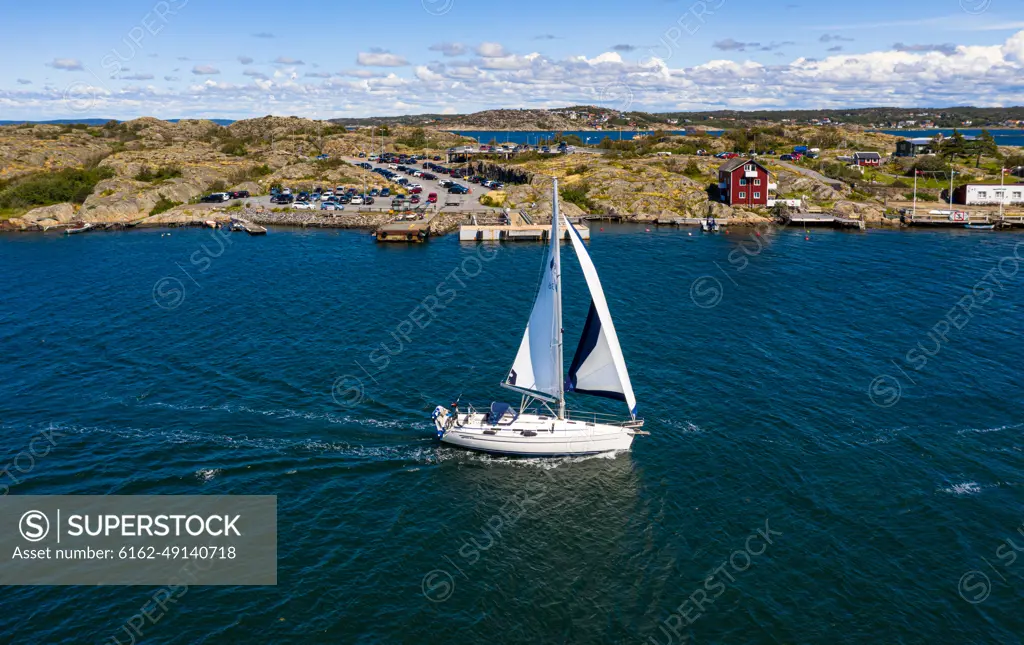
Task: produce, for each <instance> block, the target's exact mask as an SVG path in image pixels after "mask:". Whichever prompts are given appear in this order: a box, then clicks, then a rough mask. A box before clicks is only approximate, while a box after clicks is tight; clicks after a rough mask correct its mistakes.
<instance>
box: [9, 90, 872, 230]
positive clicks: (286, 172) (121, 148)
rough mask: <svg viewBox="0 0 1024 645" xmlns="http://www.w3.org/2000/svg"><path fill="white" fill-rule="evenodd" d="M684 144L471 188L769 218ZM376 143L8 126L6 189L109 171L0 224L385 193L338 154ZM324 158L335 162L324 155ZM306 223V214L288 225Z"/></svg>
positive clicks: (483, 118)
mask: <svg viewBox="0 0 1024 645" xmlns="http://www.w3.org/2000/svg"><path fill="white" fill-rule="evenodd" d="M471 117H472V119H473V121H472V122H469V121H467V122H464V123H459V122H452V123H447V122H446V123H445V127H446V128H447V127H451V128H458V127H479V128H488V127H494V126H495V125H496V124H497V123H499V122H500V124H501V126H502V127H508V126H509V125H512V126H515V127H523V128H540V127H545V128H546V129H549V130H554V131H557V130H564V129H575V128H577V127H579V124H578V123H576V122H572V121H570V120H568V119H566V118H565V117H562V116H560V115H558V114H556V113H552V112H548V111H546V110H501V111H492V112H481V113H477V114H474V115H471ZM510 119H512V120H511V121H510ZM559 119H561V121H560V120H559ZM464 141H465V140H464V139H462V138H461V137H459V136H457V135H453V134H450V133H448V132H442V131H437V130H430V129H426V130H425V129H423V128H418V127H409V126H396V125H391V126H389V131H388V132H387V134H386V136H385V142H384V143H385V147H386V148H387V149H388V150H395V149H398V150H400V151H406V152H413V153H426V154H430V155H434V154H440V155H443V154H444V151H445V149H446V148H448V147H450V146H453V145H456V144H459V143H462V142H464ZM701 142H702V143H701V145H702V146H704V147H705V148H706V149H707V150H709V151H711V152H714V151H715V150H718V149H720V148H723V147H725V142H724V141H723V140H722V139H717V138H713V137H709V138H703V139H701ZM690 143H692V142H690ZM686 144H687V141H686V139H685V138H679V137H669V138H666V139H665V140H663V141H661V142H657V143H651V144H650V146H649V147H648V150H647V152H646V153H644V154H636V153H631V152H629V151H623V152H622V153H621V154H613V155H605V154H600V153H597V154H595V153H592V152H581V153H578V154H571V155H552V156H534V157H532V158H531V157H530V156H527V157H525V158H523V159H520V160H518V161H513V162H509V163H510V165H511V166H514V167H515V168H517V169H520V170H523V171H525V172H527V173H529V174H531V175H532V176H533V179H532V181H531V182H530V183H529V184H526V185H518V186H517V185H509V186H507V187H506V188H505V189H504V190H503V191H501V192H491V193H487V192H486V191H480V190H474V194H473V195H472V197H473V198H476V199H479V198H481V197H483V198H484V199H485V200H486V202H484V204H483V205H485V206H505V207H508V208H512V209H523V210H526V211H527V212H530V213H531V214H533V215H535V216H536V217H538V218H540V221H542V220H543V219H544V218H547V217H548V216H549V214H550V209H551V177H558V178H559V180H560V187H561V191H562V199H561V205H562V211H563V212H564V213H566V214H567V215H569V216H579V215H584V214H588V213H593V214H608V215H614V216H620V217H622V218H625V219H627V220H633V221H656V220H671V219H675V218H679V217H706V216H707V215H708V214H709V213H710V214H713V215H715V216H716V217H720V218H724V217H727V218H729V219H730V220H732V221H736V222H740V221H749V222H757V221H762V220H763V219H764V218H766V217H768V216H769V215H770V214H769V213H767V212H743V211H738V210H733V209H729V208H728V207H726V206H723V205H721V204H720V203H718V202H717V197H716V193H717V188H716V185H717V168H718V166H719V165H720V164H721V163H722V162H721V160H719V159H714V158H712V157H706V156H702V157H697V156H687V155H682V154H678V151H679V149H680V147H683V146H685V145H686ZM380 147H381V140H380V137H379V131H378V130H374V129H371V128H363V129H360V130H357V131H347V130H346V129H345V128H344V127H341V126H339V125H337V124H333V123H330V122H317V121H311V120H308V119H301V118H296V117H263V118H259V119H249V120H245V121H239V122H236V123H233V124H231V125H230V126H227V127H222V126H219V125H217V124H215V123H213V122H210V121H204V120H185V121H180V122H177V123H168V122H166V121H160V120H158V119H153V118H142V119H136V120H134V121H129V122H126V123H121V124H116V123H111V124H107V125H105V126H100V127H81V126H53V125H47V126H42V125H39V126H29V127H25V126H6V127H0V180H4V179H6V180H15V181H17V180H18V178H19V177H22V176H25V175H29V174H32V173H35V174H36V176H42V175H43V174H44V173H47V172H49V171H55V170H59V169H63V168H72V167H81V166H90V167H91V166H93V165H97V164H98V166H99V167H101V168H107V169H109V170H110V172H111V173H112V176H111V177H110V178H108V179H104V180H102V181H100V182H99V183H97V184H96V185H95V187H94V189H93V190H92V193H91V194H89V195H88V196H87V197H85V198H84V201H83V202H82V203H81V204H78V203H75V204H71V203H67V204H57V205H54V206H47V207H45V208H36V209H32V208H31V207H30V206H29V205H25V206H24V208H23V209H21V210H20V211H19V210H18V209H17V208H14V209H10V208H8V209H6V210H4V211H0V213H2V214H0V228H7V229H42V228H49V227H62V226H65V227H66V226H68V225H69V224H71V223H72V222H95V223H105V224H111V223H113V224H139V223H143V224H152V223H167V222H184V221H189V220H190V218H191V219H192V220H195V219H202V218H206V217H208V216H209V210H210V207H209V205H204V204H198V203H196V202H198V198H199V197H200V196H201V195H203V194H204V193H208V192H211V191H213V190H247V191H249V192H250V193H251V194H253V195H260V194H266V193H267V192H268V191H269V188H270V186H271V185H273V184H284V185H289V186H291V187H293V188H294V187H300V188H313V187H316V186H322V187H325V188H326V187H333V186H338V185H347V186H353V185H355V186H359V185H364V184H365V185H368V186H373V185H379V184H380V177H379V176H378V175H376V174H373V173H370V172H368V171H366V170H363V169H361V168H357V167H355V166H352V165H349V164H345V163H341V162H339V161H338V157H339V156H356V155H358V154H359V153H360V152H362V153H366V154H367V155H369V154H373V153H374V152H377V151H379V150H380ZM673 150H675V151H676V153H675V154H672V155H656V154H654V153H655V152H671V151H673ZM321 153H326V154H328V155H330V156H331V159H330V160H327V161H322V160H317V159H316V157H317V156H318V155H320V154H321ZM497 163H506V162H504V161H499V162H497ZM772 170H773V172H774V173H775V176H776V178H777V182H778V185H779V191H778V192H779V194H780V196H783V197H800V196H804V197H806V198H807V199H808V200H810V201H811V202H813V203H818V204H823V205H826V207H827V208H831V207H832V206H833V204H835V205H836V210H837V212H840V213H842V214H846V213H852V214H853V215H855V216H858V217H862V218H863V219H864V220H865V221H866V222H868V223H869V224H876V223H877V224H881V225H886V224H890V223H891V222H892V220H889V219H885V218H884V217H883V209H882V206H881V204H877V203H868V204H864V203H859V202H853V201H851V199H850V197H851V193H850V189H849V188H848V187H845V185H843V187H842V188H841V189H840V190H836V189H834V188H832V187H831V186H830V185H828V184H827V183H825V182H822V181H820V180H819V179H817V178H813V177H808V176H804V175H801V174H797V173H795V172H792V171H790V170H788V169H785V168H781V167H779V168H772ZM2 189H3V186H2V185H0V190H2ZM76 199H81V197H77V198H76ZM158 204H159V205H160V208H159V209H158V210H164V212H163V213H158V214H156V215H151V212H152V211H153V210H154V208H155V207H156V206H157V205H158ZM10 211H14V212H10ZM5 217H6V219H3V218H5ZM303 217H309V216H308V215H305V214H295V215H294V216H293V218H298V219H301V218H303ZM446 217H447V216H446ZM453 217H456V216H453ZM353 221H355V220H353ZM367 224H368V225H369V224H372V222H368V223H367ZM450 226H451V222H448V221H447V219H439V220H438V222H437V225H436V228H437V230H438V231H440V230H447V229H448V228H450Z"/></svg>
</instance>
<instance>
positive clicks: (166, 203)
mask: <svg viewBox="0 0 1024 645" xmlns="http://www.w3.org/2000/svg"><path fill="white" fill-rule="evenodd" d="M175 206H181V202H175V201H171V200H169V199H167V198H166V197H164V196H163V195H160V200H159V201H157V203H156V204H154V205H153V208H152V209H150V211H149V214H150V215H159V214H160V213H165V212H167V211H169V210H171V209H172V208H174V207H175Z"/></svg>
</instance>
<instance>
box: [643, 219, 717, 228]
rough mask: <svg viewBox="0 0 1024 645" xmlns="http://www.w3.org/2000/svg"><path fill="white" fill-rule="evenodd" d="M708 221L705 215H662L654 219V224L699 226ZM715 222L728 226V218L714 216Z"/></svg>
mask: <svg viewBox="0 0 1024 645" xmlns="http://www.w3.org/2000/svg"><path fill="white" fill-rule="evenodd" d="M706 221H708V218H706V217H663V218H658V219H656V220H654V224H655V226H697V227H699V226H700V225H701V224H703V223H704V222H706ZM715 222H717V223H718V225H719V226H728V225H729V218H728V217H723V218H721V219H719V218H717V217H716V218H715Z"/></svg>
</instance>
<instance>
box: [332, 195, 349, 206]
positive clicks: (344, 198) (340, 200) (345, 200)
mask: <svg viewBox="0 0 1024 645" xmlns="http://www.w3.org/2000/svg"><path fill="white" fill-rule="evenodd" d="M335 201H336V202H337V203H339V204H348V203H350V202H351V201H352V196H351V195H340V196H338V197H337V198H336V199H335Z"/></svg>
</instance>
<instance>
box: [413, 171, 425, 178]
mask: <svg viewBox="0 0 1024 645" xmlns="http://www.w3.org/2000/svg"><path fill="white" fill-rule="evenodd" d="M412 176H413V177H422V176H423V171H422V170H417V171H416V172H414V173H412Z"/></svg>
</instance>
